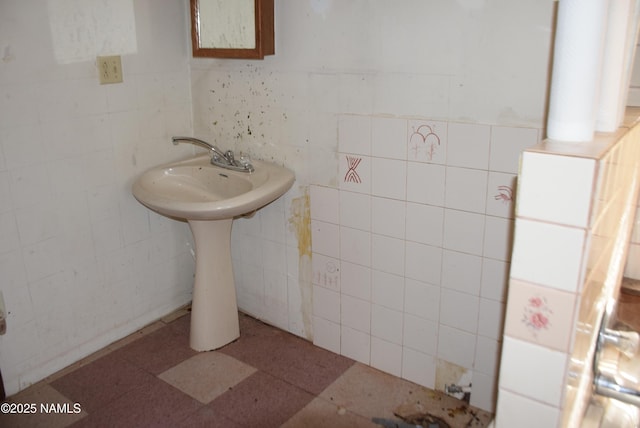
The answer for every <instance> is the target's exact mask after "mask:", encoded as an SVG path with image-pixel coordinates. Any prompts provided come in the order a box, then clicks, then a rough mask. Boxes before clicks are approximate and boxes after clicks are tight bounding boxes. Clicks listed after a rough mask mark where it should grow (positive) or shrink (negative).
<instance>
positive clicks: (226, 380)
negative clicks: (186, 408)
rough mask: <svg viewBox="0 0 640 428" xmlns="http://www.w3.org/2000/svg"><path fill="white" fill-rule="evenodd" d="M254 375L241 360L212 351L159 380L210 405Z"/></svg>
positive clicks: (182, 365) (173, 368)
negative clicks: (215, 399)
mask: <svg viewBox="0 0 640 428" xmlns="http://www.w3.org/2000/svg"><path fill="white" fill-rule="evenodd" d="M255 372H256V369H255V368H253V367H251V366H250V365H248V364H245V363H243V362H242V361H238V360H236V359H235V358H233V357H230V356H228V355H225V354H223V353H220V352H216V351H212V352H202V353H199V354H197V355H194V356H193V357H191V358H189V359H188V360H185V361H183V362H181V363H180V364H178V365H177V366H175V367H172V368H170V369H169V370H167V371H165V372H163V373H161V374H160V375H159V376H158V377H159V378H160V379H162V380H164V381H165V382H167V383H169V384H171V385H173V386H174V387H176V388H178V389H179V390H181V391H183V392H184V393H186V394H188V395H190V396H191V397H193V398H195V399H196V400H198V401H200V402H201V403H203V404H208V403H210V402H211V400H213V399H214V398H216V397H218V396H219V395H221V394H223V393H225V392H226V391H228V390H229V389H231V388H233V387H234V386H235V385H237V384H238V383H239V382H241V381H242V380H244V379H245V378H246V377H247V376H250V375H252V374H253V373H255Z"/></svg>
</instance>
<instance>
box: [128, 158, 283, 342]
mask: <svg viewBox="0 0 640 428" xmlns="http://www.w3.org/2000/svg"><path fill="white" fill-rule="evenodd" d="M252 163H253V167H254V171H253V172H241V171H232V170H228V169H225V168H221V167H219V166H215V165H212V164H211V163H210V157H209V155H200V156H196V157H193V158H189V159H186V160H182V161H178V162H173V163H169V164H166V165H161V166H158V167H155V168H152V169H150V170H148V171H146V172H145V173H143V174H142V175H141V176H140V177H139V178H138V179H137V180H136V181H135V183H134V184H133V189H132V190H133V195H134V196H135V198H136V199H137V200H138V201H139V202H141V203H142V204H143V205H145V206H146V207H148V208H150V209H151V210H153V211H156V212H158V213H160V214H162V215H165V216H168V217H172V218H178V219H185V220H187V221H188V223H189V226H190V228H191V232H192V233H193V237H194V240H195V246H196V274H195V283H194V286H193V301H192V305H191V332H190V338H189V343H190V346H191V347H192V348H193V349H195V350H196V351H209V350H213V349H217V348H220V347H221V346H224V345H226V344H227V343H229V342H232V341H233V340H235V339H237V338H238V337H239V336H240V328H239V324H238V306H237V302H236V289H235V283H234V279H233V268H232V264H231V224H232V222H233V218H234V217H238V216H242V215H245V214H249V213H252V212H253V211H255V210H257V209H258V208H261V207H263V206H265V205H267V204H269V203H270V202H273V201H274V200H276V199H277V198H279V197H280V196H282V195H283V194H284V193H285V192H286V191H287V190H289V189H290V188H291V186H292V185H293V182H294V179H295V177H294V174H293V172H291V171H290V170H289V169H287V168H284V167H281V166H278V165H275V164H273V163H270V162H262V161H255V160H254V161H252Z"/></svg>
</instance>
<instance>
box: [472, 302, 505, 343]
mask: <svg viewBox="0 0 640 428" xmlns="http://www.w3.org/2000/svg"><path fill="white" fill-rule="evenodd" d="M504 312H505V308H504V304H503V303H500V302H498V301H495V300H489V299H482V298H481V299H480V316H479V317H478V334H479V335H481V336H485V337H489V338H491V339H496V340H500V338H501V337H502V331H503V328H504Z"/></svg>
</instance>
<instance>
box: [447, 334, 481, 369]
mask: <svg viewBox="0 0 640 428" xmlns="http://www.w3.org/2000/svg"><path fill="white" fill-rule="evenodd" d="M475 339H476V338H475V335H473V334H471V333H467V332H465V331H462V330H458V329H455V328H452V327H448V326H446V325H442V324H440V326H439V336H438V357H439V358H440V359H443V360H445V361H449V362H451V363H454V364H457V365H459V366H462V367H466V368H468V369H470V368H472V367H473V357H474V355H475V349H476V340H475Z"/></svg>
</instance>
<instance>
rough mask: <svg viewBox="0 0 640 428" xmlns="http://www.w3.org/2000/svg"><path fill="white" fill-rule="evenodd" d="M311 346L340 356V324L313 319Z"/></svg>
mask: <svg viewBox="0 0 640 428" xmlns="http://www.w3.org/2000/svg"><path fill="white" fill-rule="evenodd" d="M313 344H314V345H316V346H319V347H321V348H324V349H327V350H329V351H331V352H334V353H336V354H340V324H338V323H335V322H331V321H328V320H325V319H324V318H320V317H313Z"/></svg>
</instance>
